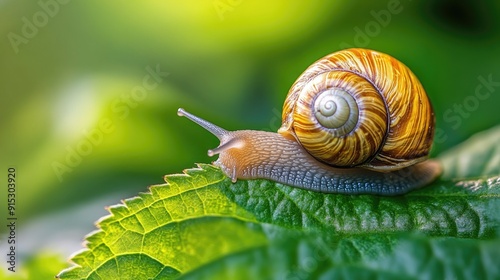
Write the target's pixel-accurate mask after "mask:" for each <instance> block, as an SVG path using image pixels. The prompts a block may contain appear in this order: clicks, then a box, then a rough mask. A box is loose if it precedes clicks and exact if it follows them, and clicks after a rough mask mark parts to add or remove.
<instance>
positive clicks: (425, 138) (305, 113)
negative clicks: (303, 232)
mask: <svg viewBox="0 0 500 280" xmlns="http://www.w3.org/2000/svg"><path fill="white" fill-rule="evenodd" d="M282 114H283V115H282V117H283V123H282V126H281V128H280V129H279V130H278V132H279V133H281V134H282V135H284V136H285V137H288V138H290V137H293V138H295V139H297V140H298V141H299V142H300V143H301V145H302V146H303V147H304V148H305V149H306V150H307V151H308V152H309V153H310V154H311V155H312V156H314V157H315V158H317V159H319V160H321V161H323V162H325V163H327V164H329V165H332V166H337V167H353V166H362V167H364V168H368V169H373V170H379V171H391V170H396V169H400V168H403V167H406V166H409V165H412V164H415V163H417V162H419V161H422V160H424V159H426V158H427V155H428V153H429V150H430V147H431V144H432V138H433V136H434V122H435V120H434V112H433V110H432V106H431V104H430V102H429V99H428V98H427V95H426V93H425V91H424V88H423V87H422V85H421V83H420V82H419V80H418V79H417V77H416V76H415V75H414V74H413V73H412V72H411V70H410V69H409V68H408V67H406V66H405V65H404V64H403V63H401V62H400V61H398V60H396V59H395V58H393V57H391V56H389V55H387V54H383V53H380V52H376V51H372V50H367V49H347V50H342V51H339V52H335V53H333V54H330V55H328V56H326V57H324V58H322V59H320V60H318V61H317V62H315V63H314V64H313V65H311V66H310V67H309V68H308V69H306V71H305V72H304V73H302V75H301V76H300V77H299V78H298V79H297V81H296V82H295V83H294V84H293V86H292V88H291V89H290V91H289V93H288V96H287V98H286V101H285V104H284V105H283V113H282Z"/></svg>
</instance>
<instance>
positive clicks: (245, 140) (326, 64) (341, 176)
mask: <svg viewBox="0 0 500 280" xmlns="http://www.w3.org/2000/svg"><path fill="white" fill-rule="evenodd" d="M177 114H178V115H179V116H185V117H187V118H188V119H190V120H192V121H194V122H195V123H197V124H198V125H200V126H202V127H203V128H205V129H206V130H208V131H209V132H211V133H212V134H214V135H215V136H216V137H217V138H218V139H219V140H220V145H219V146H218V147H217V148H215V149H212V150H209V151H208V155H209V156H213V155H217V154H218V155H219V158H218V159H217V160H216V161H215V162H214V164H215V165H216V166H219V167H220V168H221V170H222V171H223V172H224V174H226V175H227V176H228V177H230V178H231V180H232V182H236V180H237V179H255V178H261V179H270V180H273V181H276V182H278V183H283V184H286V185H290V186H294V187H299V188H303V189H307V190H312V191H317V192H324V193H344V194H376V195H399V194H404V193H406V192H409V191H410V190H414V189H417V188H420V187H422V186H425V185H427V184H429V183H431V182H432V181H433V180H435V179H436V178H437V177H438V176H439V175H440V174H441V166H440V165H439V163H438V162H437V161H434V160H429V159H427V158H428V154H429V151H430V148H431V145H432V140H433V136H434V124H435V117H434V112H433V109H432V105H431V103H430V101H429V99H428V97H427V95H426V93H425V91H424V89H423V86H422V85H421V83H420V81H419V80H418V79H417V77H416V76H415V75H414V74H413V73H412V71H411V70H410V69H409V68H408V67H406V66H405V65H404V64H403V63H401V62H400V61H398V60H396V59H395V58H393V57H392V56H390V55H387V54H384V53H380V52H377V51H373V50H368V49H346V50H341V51H338V52H335V53H332V54H330V55H327V56H325V57H323V58H321V59H320V60H318V61H316V62H315V63H314V64H312V65H311V66H309V67H308V68H307V69H306V70H305V71H304V73H302V75H301V76H300V77H299V78H298V79H297V81H296V82H295V83H294V84H293V85H292V87H291V89H290V91H289V93H288V95H287V97H286V100H285V103H284V105H283V112H282V125H281V127H280V128H279V130H278V133H273V132H265V131H255V130H238V131H227V130H225V129H223V128H221V127H219V126H217V125H214V124H212V123H210V122H208V121H206V120H204V119H202V118H199V117H197V116H195V115H193V114H190V113H188V112H187V111H185V110H184V109H182V108H180V109H179V110H178V112H177Z"/></svg>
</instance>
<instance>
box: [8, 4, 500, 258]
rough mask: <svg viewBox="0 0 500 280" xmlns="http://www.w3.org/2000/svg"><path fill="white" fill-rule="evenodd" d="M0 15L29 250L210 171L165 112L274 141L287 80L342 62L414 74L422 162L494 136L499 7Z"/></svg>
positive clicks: (64, 10)
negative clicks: (189, 171) (353, 55)
mask: <svg viewBox="0 0 500 280" xmlns="http://www.w3.org/2000/svg"><path fill="white" fill-rule="evenodd" d="M0 8H1V9H0V22H1V24H0V35H1V36H2V38H3V39H2V40H0V94H1V97H2V98H1V103H0V108H1V110H0V132H1V134H0V137H1V138H0V151H1V159H0V161H1V165H0V166H2V168H3V171H2V172H1V174H2V178H3V182H6V179H5V178H6V176H7V168H8V167H11V166H13V167H15V168H16V169H17V175H18V182H17V186H18V187H17V210H16V211H17V216H18V217H19V224H20V228H19V231H20V232H23V231H24V234H25V236H27V237H29V236H30V235H31V236H33V237H34V238H35V239H36V237H37V234H36V233H37V232H46V236H48V237H52V238H54V237H55V236H59V237H60V236H65V237H68V239H69V240H73V241H74V242H75V244H76V246H77V247H78V246H79V244H80V242H81V239H82V237H83V235H82V232H83V233H86V232H89V231H91V230H93V229H94V226H93V224H92V223H93V221H95V220H96V219H97V218H99V217H100V216H102V215H104V214H105V213H106V212H105V211H104V210H103V209H104V206H106V205H110V204H114V203H118V202H119V201H120V199H123V198H128V197H131V196H134V195H136V194H137V193H139V192H145V191H147V190H148V189H147V186H149V185H152V184H157V183H161V182H163V178H162V177H163V175H165V174H170V173H179V172H181V171H182V170H183V169H185V168H191V167H193V166H194V164H195V163H196V162H211V161H213V160H215V158H209V157H208V156H207V149H209V148H213V147H215V146H217V145H218V141H217V139H215V137H213V136H211V135H209V134H208V133H207V132H205V131H203V130H202V129H201V128H199V127H198V126H196V125H194V124H192V123H190V122H189V121H188V120H187V119H183V118H179V117H178V116H177V115H176V111H177V108H179V107H183V108H185V109H186V110H188V111H191V112H192V113H195V114H197V115H199V116H201V117H204V118H206V119H208V120H210V121H212V122H214V123H216V124H218V125H220V126H222V127H224V128H227V129H231V130H235V129H244V128H246V129H260V130H268V131H276V130H277V128H278V127H279V124H280V118H281V115H280V112H281V106H282V103H283V100H284V98H285V95H286V93H287V91H288V89H289V88H290V86H291V85H292V83H293V82H294V81H295V79H296V78H297V77H298V76H299V75H300V74H301V73H302V71H303V70H305V68H306V67H308V66H309V65H310V64H311V63H313V62H314V61H316V60H317V59H319V58H320V57H322V56H324V55H326V54H328V53H331V52H334V51H337V50H340V49H342V48H346V47H365V48H371V49H376V50H379V51H382V52H385V53H388V54H391V55H393V56H394V57H396V58H398V59H399V60H401V61H403V62H404V63H405V64H406V65H408V66H409V67H410V68H411V69H412V70H413V71H414V72H415V74H416V75H417V76H418V77H419V79H420V81H421V82H422V84H423V85H424V87H425V88H426V90H427V92H428V95H429V97H430V99H431V101H432V103H433V105H434V109H435V113H436V120H437V131H436V133H437V134H436V139H435V145H434V147H433V151H432V156H437V155H438V154H439V153H440V152H443V151H445V150H447V149H449V148H450V147H453V146H454V145H456V144H458V143H460V142H462V141H463V140H465V139H467V138H468V137H469V136H470V135H472V134H474V133H475V132H478V131H481V130H485V129H488V128H490V127H492V126H494V125H496V124H498V123H499V122H500V114H499V113H498V104H499V103H500V94H499V92H500V67H499V65H498V64H499V62H500V51H499V46H500V24H499V21H500V2H498V1H493V0H492V1H472V0H468V1H461V2H458V1H447V0H444V1H437V0H425V1H410V0H401V1H397V0H389V1H388V0H384V1H343V2H340V1H307V2H306V1H263V0H260V1H245V0H210V1H141V2H140V3H139V2H133V3H132V2H124V1H120V2H118V1H94V0H92V1H69V0H64V1H63V0H59V1H58V0H40V1H38V2H37V1H14V0H4V1H1V2H0ZM485 81H486V82H485ZM488 81H489V82H488ZM4 184H5V185H6V183H4ZM5 193H6V188H2V197H5ZM1 205H4V202H2V204H1ZM89 209H97V211H98V212H92V211H91V210H89ZM99 211H100V212H99ZM0 212H1V215H2V218H3V217H4V215H6V209H1V210H0ZM44 219H45V220H44ZM46 219H48V220H46ZM3 220H4V221H5V219H4V218H3ZM69 221H71V223H70V222H69ZM79 227H83V230H82V231H76V230H74V229H75V228H79ZM5 230H6V229H5V228H2V229H1V230H0V232H2V233H4V232H5ZM56 233H57V234H56ZM34 243H37V242H34ZM38 243H43V242H42V241H41V240H40V241H39V242H38ZM22 246H24V247H22V248H21V249H20V250H25V251H26V252H32V251H35V250H47V248H44V247H43V246H41V247H40V246H38V247H37V246H35V245H33V244H31V245H30V244H27V243H25V244H23V245H22ZM31 246H33V247H31ZM65 248H67V247H65ZM73 249H74V248H73ZM49 250H51V248H49ZM26 254H29V253H26Z"/></svg>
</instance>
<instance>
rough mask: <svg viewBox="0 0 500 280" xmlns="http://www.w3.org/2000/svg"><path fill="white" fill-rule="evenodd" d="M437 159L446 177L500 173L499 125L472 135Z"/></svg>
mask: <svg viewBox="0 0 500 280" xmlns="http://www.w3.org/2000/svg"><path fill="white" fill-rule="evenodd" d="M439 159H440V161H441V162H442V164H443V166H445V167H446V168H445V169H444V173H443V176H442V177H443V178H446V179H455V178H459V179H461V178H469V177H477V176H495V175H496V176H498V175H500V126H496V127H494V128H491V129H490V130H487V131H484V132H481V133H477V134H475V135H473V136H472V137H471V138H470V139H468V140H467V141H465V142H464V143H462V144H460V145H458V146H456V147H454V148H452V149H450V150H449V151H447V152H445V153H443V154H442V155H441V156H440V157H439Z"/></svg>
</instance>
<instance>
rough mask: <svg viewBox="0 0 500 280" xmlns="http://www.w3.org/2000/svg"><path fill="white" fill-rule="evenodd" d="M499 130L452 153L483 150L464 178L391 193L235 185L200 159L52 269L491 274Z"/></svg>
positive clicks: (121, 209)
mask: <svg viewBox="0 0 500 280" xmlns="http://www.w3.org/2000/svg"><path fill="white" fill-rule="evenodd" d="M497 131H500V130H492V131H490V132H489V133H488V134H486V135H482V136H483V137H474V138H472V139H471V140H469V141H467V143H465V144H464V145H465V146H464V147H463V148H461V149H462V150H460V151H461V154H457V152H455V153H454V155H453V156H454V157H456V158H461V157H468V156H469V155H468V154H467V153H468V152H469V151H475V150H474V149H473V147H481V151H486V150H488V149H489V150H490V157H488V158H486V157H484V158H483V160H484V161H485V162H483V163H482V164H481V165H480V166H479V167H476V166H474V170H472V171H470V172H469V173H467V175H468V176H473V177H474V178H473V179H468V180H461V181H456V180H450V176H451V177H456V176H460V174H465V173H459V172H456V171H450V172H449V173H447V174H448V175H446V176H444V178H443V179H441V180H438V181H437V182H435V183H433V184H432V185H431V186H428V187H426V188H423V189H420V190H417V191H414V192H411V193H408V194H406V195H403V196H397V197H381V196H373V195H342V194H323V193H316V192H311V191H306V190H302V189H298V188H293V187H289V186H285V185H282V184H277V183H274V182H270V181H267V180H248V181H245V180H240V181H238V182H237V183H235V184H233V183H232V182H231V181H230V180H229V179H228V178H226V177H225V176H224V175H223V174H222V172H221V171H220V170H219V169H218V168H215V167H214V166H212V165H207V164H199V166H198V168H195V169H189V170H186V171H185V174H182V175H168V176H166V177H165V179H166V182H167V183H166V184H162V185H155V186H152V187H151V188H150V192H148V193H144V194H140V195H139V196H138V197H135V198H132V199H128V200H125V201H124V202H123V204H120V205H115V206H113V207H110V208H109V211H110V213H111V215H109V216H107V217H104V218H102V219H101V220H100V221H99V222H98V226H99V227H100V230H98V231H96V232H94V233H92V234H90V235H89V236H87V238H86V240H87V244H86V245H87V249H85V250H83V251H81V252H78V253H77V254H76V255H75V256H74V257H73V258H72V261H73V262H74V263H75V266H73V267H71V268H68V269H66V270H64V271H62V272H61V273H60V274H59V275H58V276H59V277H60V278H62V279H109V278H117V277H119V278H121V279H169V278H179V277H180V278H187V279H200V278H202V279H203V278H209V279H224V278H225V279H236V278H238V279H256V278H278V279H279V278H287V279H288V278H291V279H306V278H324V279H331V278H339V277H340V278H360V277H363V278H388V279H392V278H394V279H396V278H397V279H400V278H401V277H402V276H407V277H412V278H417V279H421V278H458V279H461V278H471V277H472V276H474V277H476V276H477V277H480V278H490V279H493V278H498V277H499V276H500V270H499V268H498V265H497V264H496V260H498V259H499V258H500V250H497V248H499V247H500V238H499V237H500V234H499V232H500V231H499V224H500V223H499V218H498V213H500V177H498V176H497V177H495V176H489V177H486V176H483V177H481V176H482V175H485V174H488V175H492V174H490V172H491V169H488V168H486V167H487V166H490V165H489V164H490V163H489V162H488V160H492V159H493V160H495V159H496V158H497V156H498V153H500V149H498V145H499V144H498V143H497V142H496V141H491V140H490V139H492V138H494V136H492V134H493V135H496V133H498V132H497ZM484 139H486V140H484ZM482 141H485V142H484V143H483V142H482ZM477 142H481V143H483V144H482V145H480V144H478V143H477ZM495 152H496V153H497V154H496V155H491V154H492V153H495ZM448 157H449V156H444V157H443V159H441V161H442V163H443V165H444V168H445V170H448V169H449V168H451V169H452V170H458V169H460V168H456V169H453V168H455V166H457V165H454V164H451V162H456V160H449V159H448ZM471 168H472V167H471ZM486 170H487V172H486ZM473 171H474V172H473ZM451 174H454V175H451ZM478 177H479V178H478Z"/></svg>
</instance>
